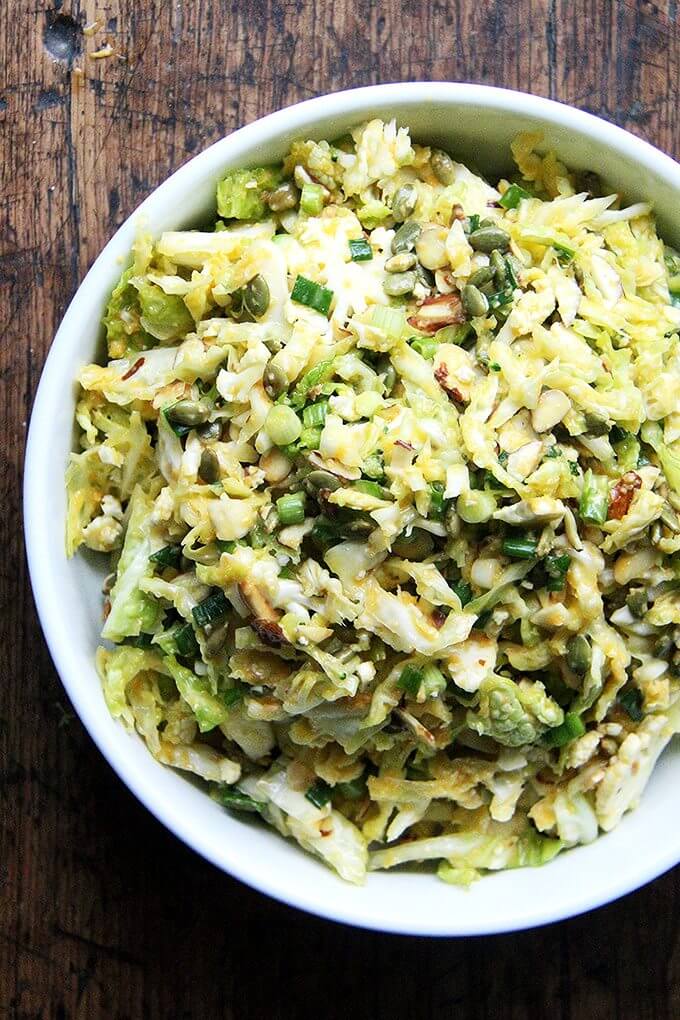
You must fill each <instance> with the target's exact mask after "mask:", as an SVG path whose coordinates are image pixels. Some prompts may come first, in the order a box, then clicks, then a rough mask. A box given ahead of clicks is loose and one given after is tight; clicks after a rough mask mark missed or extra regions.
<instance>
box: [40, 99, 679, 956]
mask: <svg viewBox="0 0 680 1020" xmlns="http://www.w3.org/2000/svg"><path fill="white" fill-rule="evenodd" d="M389 101H394V103H395V104H398V105H399V106H400V107H402V108H404V107H409V106H418V105H420V104H421V103H428V102H437V103H444V104H452V105H458V106H476V107H481V108H492V109H493V110H494V111H495V112H499V111H500V112H503V111H506V112H508V113H516V112H517V111H518V110H521V111H522V113H525V114H526V115H527V118H531V117H535V118H538V119H542V120H544V121H546V122H548V123H551V124H553V125H554V126H556V127H559V128H566V129H569V128H571V129H573V130H574V131H576V132H578V133H579V134H581V135H584V136H587V135H589V136H593V135H596V137H597V141H598V143H599V144H600V145H604V146H606V147H610V148H612V149H613V150H614V151H617V152H619V153H621V154H623V155H626V156H628V157H629V158H630V159H631V160H634V161H635V162H636V163H638V164H640V165H641V166H643V167H645V168H647V169H649V170H650V171H652V172H654V173H655V174H657V175H659V176H661V177H662V178H664V179H665V181H666V182H667V183H670V185H671V186H672V187H674V188H676V189H677V190H678V192H679V193H680V165H678V163H676V162H675V161H674V160H673V159H672V158H671V157H670V156H669V155H667V154H665V153H664V152H662V151H661V150H659V149H657V148H655V147H654V146H653V145H651V144H650V143H649V142H646V141H644V140H642V139H640V138H638V137H637V136H635V135H632V134H630V133H629V132H628V131H626V130H624V129H623V128H620V127H618V126H616V125H614V124H610V123H609V122H607V121H604V120H602V119H601V118H599V117H597V116H595V115H593V114H591V113H587V112H585V111H582V110H577V109H575V108H574V107H571V106H568V105H567V104H564V103H560V102H557V101H555V100H552V99H546V98H543V97H540V96H533V95H530V94H528V93H524V92H520V91H517V90H512V89H504V88H497V87H494V86H488V85H476V84H470V83H456V82H439V81H432V82H395V83H391V84H382V85H369V86H364V87H361V88H354V89H347V90H343V91H339V92H334V93H328V94H324V95H320V96H316V97H314V98H312V99H307V100H304V101H302V102H300V103H296V104H292V105H291V106H288V107H284V108H283V109H280V110H277V111H275V112H273V113H270V114H267V115H266V116H264V117H261V118H259V119H257V120H255V121H253V122H251V123H249V124H247V125H245V126H243V127H241V128H239V129H238V130H236V131H234V132H232V133H230V134H228V135H225V136H224V137H223V138H221V139H219V140H218V141H216V142H214V143H213V144H211V145H210V146H209V147H208V148H206V149H204V150H203V151H201V152H200V153H198V154H197V155H195V156H193V157H192V158H191V159H190V160H188V161H187V162H186V163H184V164H183V165H182V166H180V167H179V168H178V169H177V170H176V171H175V172H174V173H173V174H172V175H170V176H169V177H168V178H166V179H165V180H164V181H163V182H162V183H161V184H160V185H159V186H158V187H157V188H155V189H154V190H153V191H152V192H151V193H150V194H149V195H148V196H147V198H146V199H144V201H143V202H141V203H140V205H139V206H137V207H136V209H134V210H133V212H132V213H131V214H130V216H128V217H127V218H126V220H125V221H124V223H123V224H122V225H121V226H120V227H119V228H118V230H116V232H115V233H114V234H113V236H112V237H111V239H110V240H109V241H108V242H107V244H106V245H105V246H104V248H103V249H102V251H101V252H100V254H99V255H98V256H97V258H96V259H95V261H94V263H93V264H92V266H91V268H90V269H89V271H88V272H87V274H86V275H85V277H84V279H83V280H82V282H81V284H80V285H79V287H78V289H77V290H76V292H75V294H74V296H73V298H72V300H71V302H70V304H69V306H68V308H67V310H66V312H65V313H64V316H63V318H62V320H61V323H60V325H59V328H58V329H57V332H56V334H55V337H54V340H53V341H52V344H51V345H50V348H49V351H48V354H47V358H46V360H45V363H44V365H43V368H42V371H41V376H40V381H39V385H38V388H37V391H36V394H35V399H34V402H33V408H32V411H31V419H30V425H29V430H28V438H27V443H26V452H25V463H24V486H23V505H24V532H25V542H26V552H27V560H28V567H29V575H30V580H31V586H32V589H33V596H34V601H35V605H36V609H37V613H38V617H39V620H40V624H41V627H42V631H43V634H44V636H45V640H46V642H47V645H48V648H49V651H50V654H51V657H52V660H53V662H54V665H55V667H56V669H57V672H58V674H59V677H60V679H61V682H62V684H63V686H64V688H65V689H66V692H67V694H68V696H69V698H70V700H71V702H72V704H73V707H74V709H75V711H76V712H77V714H78V716H79V718H80V720H81V722H82V723H83V725H84V727H85V729H86V730H87V732H88V733H89V735H90V737H91V738H92V739H93V740H94V742H95V744H96V746H97V747H98V749H99V751H100V752H101V753H102V754H103V756H104V758H105V759H106V760H107V761H108V763H109V765H110V766H111V767H112V768H113V770H114V772H116V773H117V775H118V776H119V777H120V779H122V781H123V782H124V783H125V785H126V786H127V787H128V789H129V790H130V791H131V792H132V793H133V794H134V795H135V797H136V798H137V799H138V800H139V801H140V802H141V803H142V804H143V805H144V806H145V807H146V808H147V809H148V810H149V811H150V812H151V813H152V814H153V815H154V816H155V817H156V818H157V819H158V820H159V821H160V822H162V823H163V825H164V826H165V827H166V828H167V829H169V830H170V831H171V832H172V833H173V834H174V835H175V836H177V837H178V838H179V839H181V840H182V842H183V843H185V844H186V845H187V846H188V847H190V848H191V849H193V850H195V851H196V852H198V853H200V854H201V856H202V857H203V858H205V859H206V860H208V861H210V863H212V864H214V865H215V866H216V867H218V868H219V869H220V870H221V871H224V872H226V873H227V874H229V875H230V876H231V877H233V878H237V879H239V880H240V881H242V882H245V883H246V884H247V885H249V886H250V887H251V888H254V889H256V890H258V891H259V892H261V893H264V894H266V895H268V896H271V897H273V898H274V899H277V900H279V901H280V902H283V903H285V904H286V905H288V906H292V907H297V908H299V909H301V910H303V911H306V912H308V913H310V914H314V915H316V916H319V917H323V918H326V919H329V920H334V921H339V922H341V923H345V924H349V925H353V926H356V927H360V928H366V929H372V930H376V931H382V932H388V933H394V934H408V935H426V936H439V937H450V936H460V935H463V936H464V935H489V934H496V933H501V932H511V931H518V930H523V929H526V928H533V927H537V926H540V925H544V924H550V923H553V922H556V921H559V920H563V919H565V918H567V917H573V916H577V915H578V914H581V913H584V912H585V911H588V910H591V909H594V908H595V907H599V906H602V905H604V904H606V903H609V902H611V901H612V900H615V899H617V898H619V897H620V896H623V895H625V894H626V893H629V892H631V891H633V890H634V889H638V888H640V887H641V886H643V885H645V884H646V883H647V882H649V881H651V880H652V879H654V878H656V877H657V876H659V875H661V874H663V873H664V872H665V871H667V870H669V869H670V868H672V867H673V866H674V865H675V864H677V863H678V862H679V861H680V830H679V832H678V839H677V842H676V844H675V845H673V844H672V843H671V844H670V845H665V846H659V845H657V846H655V847H653V848H651V849H650V852H649V854H648V855H647V857H646V858H645V859H643V860H642V862H641V863H640V865H639V866H637V867H636V868H634V869H633V871H632V872H631V871H630V869H628V871H625V870H624V871H619V870H618V869H611V871H610V873H609V875H608V877H607V880H606V881H603V882H600V884H599V885H598V887H597V889H596V890H595V891H590V892H588V893H587V894H586V893H584V891H583V890H582V889H574V893H573V895H572V897H571V899H569V901H568V902H565V903H563V904H562V906H560V907H558V908H557V909H555V908H554V907H551V906H550V903H549V902H543V903H536V904H530V905H528V906H527V909H526V910H525V911H523V912H522V914H521V916H519V915H518V916H515V917H512V918H509V917H506V916H499V918H498V920H497V921H496V922H495V923H488V922H487V923H484V924H481V925H480V924H475V923H474V921H469V920H468V922H467V923H462V924H461V923H460V921H458V920H457V919H456V918H455V917H454V919H453V921H451V920H448V919H446V920H445V922H444V923H441V919H434V918H433V919H432V920H430V921H428V922H420V921H414V920H409V919H408V918H405V920H404V921H403V922H392V921H388V920H385V919H383V918H381V917H380V916H377V915H376V914H375V913H374V914H369V913H368V912H367V911H366V910H362V909H361V907H360V905H358V901H357V900H356V899H354V898H353V897H346V898H343V897H338V898H337V899H336V900H335V901H334V902H333V904H328V903H326V902H317V900H316V898H315V896H314V890H313V888H296V887H294V886H292V885H291V883H290V882H287V881H286V879H285V876H283V877H281V876H280V875H276V874H273V873H272V871H273V869H267V867H266V866H265V865H258V862H257V861H254V860H249V859H248V858H247V855H245V854H242V855H241V856H240V857H239V854H238V849H237V850H236V852H230V851H233V848H232V847H225V848H224V852H223V853H222V854H218V853H216V852H215V850H214V848H213V846H212V845H211V844H209V841H208V840H207V839H206V838H205V837H204V836H203V834H202V833H201V832H199V831H196V829H195V828H194V827H192V821H191V819H187V818H186V817H184V816H183V815H181V814H180V813H179V812H178V811H176V810H175V809H174V806H173V805H172V804H171V803H168V802H166V801H164V800H163V799H162V798H161V797H159V796H158V795H157V794H156V793H155V792H154V789H153V783H152V782H151V781H149V780H148V779H147V777H146V776H143V775H140V774H139V772H138V771H137V770H136V769H135V768H133V767H132V765H131V763H130V762H129V761H128V760H127V759H126V758H125V756H122V755H120V753H119V751H118V749H117V748H116V747H115V745H114V742H113V739H112V738H111V737H110V735H109V734H108V733H107V731H106V729H105V727H104V726H103V725H102V724H101V714H102V713H101V711H99V710H95V709H92V708H91V707H90V705H89V704H87V703H86V700H85V698H84V696H81V684H80V681H79V680H78V678H77V674H78V671H77V669H75V659H74V654H73V652H72V650H71V647H70V644H69V642H68V640H67V637H66V631H65V630H64V628H63V627H62V625H61V621H60V607H59V603H58V599H57V598H55V592H54V591H53V590H52V589H51V587H50V584H49V573H50V546H49V542H48V540H47V538H46V535H45V532H44V529H43V528H42V527H41V520H42V515H43V514H44V508H45V501H44V492H43V490H42V487H41V479H42V477H43V474H44V469H45V467H46V464H47V459H48V457H49V446H50V444H49V433H50V420H51V415H52V410H53V409H54V408H56V406H57V405H58V403H59V400H58V398H57V395H56V393H54V392H53V390H54V389H56V388H55V387H52V377H53V376H54V375H57V374H58V371H59V367H60V362H62V361H64V360H65V359H67V357H68V355H69V347H68V344H67V342H66V341H67V336H68V334H69V332H70V331H71V329H72V328H73V327H74V326H77V323H78V320H79V318H80V316H81V314H82V313H83V312H85V310H86V309H87V307H88V303H89V301H90V295H89V287H88V284H89V283H90V282H91V280H92V279H93V277H94V276H95V274H97V273H98V271H99V270H100V269H101V267H102V266H103V265H106V264H108V263H109V261H110V260H111V258H112V255H113V253H114V251H115V249H116V244H117V241H118V239H119V237H120V235H121V234H122V233H123V232H124V231H129V230H130V228H131V224H132V223H133V221H135V220H136V219H137V218H138V217H139V216H140V214H143V213H144V211H145V210H146V209H148V208H150V207H154V206H159V207H160V206H162V204H163V199H164V196H165V194H166V193H168V192H170V191H171V190H172V189H174V188H176V187H177V186H178V185H187V184H189V183H190V181H191V180H192V178H194V177H195V176H199V177H202V176H203V175H204V174H208V173H210V172H211V170H212V171H217V170H218V169H219V168H220V167H221V166H228V165H229V164H230V163H232V162H233V161H234V158H235V157H236V158H238V155H239V152H240V150H247V149H249V148H250V147H251V146H252V145H253V144H254V143H255V142H256V141H257V140H258V139H262V140H263V141H264V142H265V143H266V142H267V140H268V138H269V137H270V136H271V135H272V134H276V133H277V132H279V131H282V130H284V129H285V130H286V132H293V133H302V132H304V130H305V128H306V126H307V124H308V122H310V121H312V122H313V121H318V120H320V119H324V120H331V119H332V117H333V116H334V114H337V115H342V116H346V115H348V114H351V113H352V112H356V115H357V120H358V121H359V120H360V119H361V117H362V114H363V113H364V112H365V111H366V110H367V109H369V108H370V107H371V106H372V105H375V104H378V103H380V104H386V103H389ZM102 707H103V702H102ZM600 838H603V837H600ZM340 881H341V880H340V879H338V882H340Z"/></svg>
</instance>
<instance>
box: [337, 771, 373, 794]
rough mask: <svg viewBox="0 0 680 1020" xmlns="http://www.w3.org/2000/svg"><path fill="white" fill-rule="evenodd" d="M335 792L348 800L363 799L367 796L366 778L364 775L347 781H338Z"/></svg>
mask: <svg viewBox="0 0 680 1020" xmlns="http://www.w3.org/2000/svg"><path fill="white" fill-rule="evenodd" d="M334 792H335V793H339V794H340V796H341V797H344V798H345V799H346V800H361V799H362V797H365V796H366V779H365V777H364V776H363V775H361V776H357V778H356V779H349V780H348V781H347V782H346V783H337V784H336V786H335V787H334Z"/></svg>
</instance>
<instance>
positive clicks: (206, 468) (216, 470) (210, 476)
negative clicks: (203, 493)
mask: <svg viewBox="0 0 680 1020" xmlns="http://www.w3.org/2000/svg"><path fill="white" fill-rule="evenodd" d="M198 477H199V478H200V479H201V480H202V481H204V482H205V483H206V484H207V485H214V483H215V482H219V480H220V462H219V460H218V459H217V454H216V453H215V452H214V450H204V451H203V453H202V454H201V460H200V463H199V465H198Z"/></svg>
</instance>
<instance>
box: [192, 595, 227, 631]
mask: <svg viewBox="0 0 680 1020" xmlns="http://www.w3.org/2000/svg"><path fill="white" fill-rule="evenodd" d="M228 612H229V603H228V601H227V598H226V596H225V594H224V592H223V591H219V590H218V591H214V592H212V594H210V595H208V597H207V598H205V599H203V601H202V602H199V603H198V605H197V606H194V608H193V609H192V610H191V613H192V616H193V618H194V622H195V624H196V626H197V627H207V625H208V624H209V623H214V621H215V620H219V619H221V618H222V617H223V616H226V614H227V613H228Z"/></svg>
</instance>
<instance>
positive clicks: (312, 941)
mask: <svg viewBox="0 0 680 1020" xmlns="http://www.w3.org/2000/svg"><path fill="white" fill-rule="evenodd" d="M53 3H54V6H51V5H50V4H49V3H41V2H39V0H31V2H30V3H29V2H28V0H18V2H15V3H14V4H10V3H8V2H5V3H2V4H0V47H1V49H0V138H1V140H2V141H1V146H2V167H1V168H0V338H1V340H0V387H1V391H2V392H1V395H0V408H1V411H0V414H1V415H2V426H3V427H2V430H1V431H0V435H2V440H1V452H2V471H1V472H0V486H1V489H0V494H1V496H2V505H3V511H4V512H3V514H2V519H1V525H0V526H1V528H2V535H1V538H2V542H1V548H2V550H3V557H2V561H1V566H0V629H1V635H0V648H1V649H2V657H1V659H0V798H1V802H2V819H1V820H0V1016H7V1017H10V1018H12V1020H28V1018H36V1020H37V1018H41V1020H42V1018H59V1020H71V1018H76V1017H79V1018H80V1017H84V1018H88V1020H89V1018H99V1017H112V1018H127V1017H129V1018H137V1017H144V1018H146V1017H149V1018H154V1020H155V1018H162V1020H174V1018H178V1020H179V1018H194V1017H196V1018H213V1017H224V1018H228V1020H231V1018H239V1020H262V1018H289V1017H290V1018H293V1017H295V1018H297V1017H305V1016H311V1015H314V1016H316V1015H323V1016H324V1017H327V1018H335V1017H338V1018H340V1017H342V1018H344V1017H347V1016H355V1017H360V1018H369V1017H370V1018H376V1017H383V1016H384V1017H390V1018H398V1017H402V1016H403V1017H406V1016H408V1017H425V1016H428V1017H429V1016H434V1017H450V1016H451V1017H452V1016H460V1017H464V1018H472V1020H478V1018H479V1020H482V1018H493V1020H496V1018H499V1020H525V1018H527V1020H528V1018H531V1020H542V1018H548V1017H550V1018H551V1020H554V1018H555V1017H558V1018H560V1020H569V1018H572V1017H573V1018H574V1020H576V1018H578V1020H595V1018H610V1017H616V1018H626V1020H627V1018H631V1020H672V1018H677V1017H678V1016H680V949H679V948H678V925H677V921H676V918H677V916H678V909H679V908H680V903H679V897H680V876H679V874H678V872H676V873H674V874H671V875H668V876H666V877H664V878H661V879H659V880H658V881H657V882H655V883H653V884H652V885H651V886H649V887H648V888H646V889H644V890H642V891H641V892H638V893H636V894H634V895H632V896H629V897H627V898H626V899H625V900H623V901H621V902H619V903H617V904H614V905H612V906H610V907H607V908H605V909H602V910H600V911H598V912H596V913H594V914H591V915H589V916H586V917H582V918H577V919H575V920H572V921H569V922H567V923H565V924H561V925H557V926H554V927H551V928H548V929H544V930H541V931H535V932H528V933H523V934H519V935H511V936H503V937H497V938H484V939H476V940H468V941H448V942H430V941H427V940H418V939H407V938H393V937H386V936H378V935H373V934H369V933H365V932H356V931H352V930H349V929H346V928H342V927H339V926H334V925H332V924H330V923H327V922H323V921H318V920H315V919H312V918H309V917H306V916H304V915H302V914H300V913H297V912H295V911H292V910H289V909H287V908H285V907H282V906H279V905H277V904H274V903H271V902H269V901H268V900H266V899H264V898H263V897H261V896H259V895H257V894H255V893H253V892H251V891H249V890H248V889H246V888H244V887H243V886H241V885H239V884H238V883H236V882H234V881H232V880H230V879H228V878H226V877H225V876H223V875H221V874H220V873H218V872H217V871H216V870H215V869H213V868H212V867H210V866H209V865H207V864H205V863H204V862H202V861H201V860H199V859H198V858H197V857H196V856H194V855H193V854H192V853H190V852H189V851H188V850H186V849H185V848H184V847H183V846H181V845H180V844H179V843H178V842H177V841H176V840H175V839H174V838H172V837H171V836H170V835H169V834H168V833H166V832H165V831H164V830H163V829H162V828H161V827H160V826H159V825H158V824H157V823H156V822H155V821H154V820H153V819H152V818H151V817H150V816H149V815H148V814H147V813H146V812H145V811H144V810H143V809H142V808H141V807H140V806H139V805H138V804H137V803H136V801H135V800H134V799H133V797H132V796H131V795H130V794H129V793H128V792H127V791H126V790H125V789H124V788H123V786H122V785H121V783H120V782H119V781H118V780H117V779H116V778H115V777H114V776H113V774H112V772H111V771H110V769H109V768H108V766H107V765H106V764H105V763H104V762H103V760H102V758H101V757H100V755H99V754H98V752H97V751H96V750H95V748H94V746H93V744H92V743H91V741H90V739H89V737H88V736H87V734H86V733H85V732H84V730H83V728H82V726H81V725H80V723H79V722H78V721H77V720H75V719H74V718H73V716H72V714H71V712H70V709H69V706H68V704H67V702H66V698H65V695H64V693H63V691H62V689H61V686H60V684H59V682H58V680H57V678H56V676H55V673H54V670H53V668H52V666H51V663H50V660H49V656H48V654H47V652H46V650H45V647H44V645H43V643H42V641H41V639H40V636H39V628H38V625H37V621H36V618H35V614H34V610H33V606H32V601H31V595H30V590H29V586H28V582H27V578H26V571H25V567H24V557H23V550H22V540H21V535H20V518H21V495H20V482H21V465H22V456H23V442H24V435H25V426H26V421H27V418H28V414H29V410H30V405H31V400H32V396H33V393H34V391H35V387H36V384H37V380H38V376H39V373H40V368H41V365H42V363H43V360H44V358H45V355H46V352H47V349H48V347H49V344H50V340H51V337H52V336H53V333H54V330H55V327H56V325H57V323H58V321H59V318H60V316H61V315H62V313H63V311H64V308H65V306H66V303H67V302H68V300H69V299H70V297H71V295H72V294H73V292H74V290H75V289H76V287H77V285H78V283H79V281H80V280H81V279H82V277H83V274H84V273H85V271H86V270H87V268H88V266H89V265H90V263H91V262H92V260H93V259H94V257H95V256H96V254H97V252H98V251H99V250H100V248H101V247H102V245H103V244H104V243H105V241H106V240H107V239H108V238H109V237H110V236H111V234H112V232H113V231H114V230H115V228H116V227H117V226H118V225H119V223H120V222H121V221H122V220H123V219H124V217H126V216H127V215H128V214H129V213H130V212H131V211H132V209H133V208H134V207H135V206H136V205H137V204H138V203H139V202H140V201H141V199H142V198H144V196H145V195H147V194H148V193H149V191H151V190H152V189H153V188H154V187H155V186H156V185H157V184H158V183H159V182H160V181H161V180H163V178H165V177H166V176H167V175H168V173H170V171H171V170H173V169H175V168H176V167H177V166H179V165H180V164H181V163H182V162H183V161H185V160H186V159H188V158H189V157H190V156H191V155H192V154H193V153H195V152H197V151H198V150H200V149H201V148H203V147H204V146H206V145H207V144H209V143H210V142H212V141H214V140H215V139H216V138H219V137H220V136H222V135H223V134H224V133H225V132H228V131H230V130H231V129H233V128H234V127H236V126H238V125H240V124H243V123H245V122H247V121H251V120H253V119H254V118H256V117H259V116H260V115H262V114H264V113H267V112H268V111H270V110H273V109H275V108H277V107H280V106H284V105H287V104H290V103H292V102H296V101H297V100H300V99H304V98H307V97H308V96H312V95H315V94H317V93H319V92H324V91H331V90H334V89H339V88H344V87H348V86H352V85H361V84H368V83H373V82H382V81H395V80H401V79H410V78H416V79H449V80H469V81H478V82H487V83H491V84H497V85H506V86H510V87H513V88H520V89H525V90H527V91H532V92H535V93H538V94H541V95H547V96H552V97H554V98H557V99H561V100H564V101H566V102H570V103H573V104H575V105H576V106H579V107H582V108H583V109H588V110H591V111H593V112H595V113H597V114H600V115H602V116H603V117H605V118H607V119H609V120H613V121H616V122H617V123H619V124H622V125H623V126H625V127H627V128H628V129H629V130H631V131H633V132H634V133H635V134H637V135H639V136H641V137H643V138H647V139H649V140H650V141H652V142H654V143H655V144H657V145H658V146H660V147H661V148H662V149H664V150H666V151H668V152H670V153H671V154H674V155H675V156H679V155H680V125H679V122H678V117H679V114H678V103H677V86H678V81H679V72H680V30H679V29H678V28H677V25H676V3H675V2H670V0H669V2H668V3H662V4H652V3H648V2H643V0H640V2H638V3H630V4H626V3H616V2H607V0H569V2H568V0H515V2H507V0H494V2H476V0H461V2H458V3H445V2H442V0H434V2H429V3H421V2H414V0H412V2H410V3H394V2H392V0H383V2H381V3H377V2H375V0H336V2H335V3H333V2H322V0H318V2H305V0H247V2H242V3H239V2H238V0H231V2H230V0H184V2H182V0H142V2H140V0H102V2H100V3H95V2H94V0H82V2H79V0H72V2H71V3H70V4H69V3H68V0H64V3H63V5H62V4H60V3H58V2H56V0H53ZM95 22H96V23H97V24H99V25H100V26H101V27H100V28H99V30H98V31H96V32H95V33H94V34H93V35H87V34H84V33H83V29H84V28H85V26H88V25H91V24H93V23H95ZM106 41H108V42H110V43H111V44H112V46H113V49H114V54H115V55H114V56H112V57H110V58H108V59H102V60H95V59H92V58H91V57H90V56H89V54H90V53H91V52H92V51H94V50H96V49H97V48H99V47H101V46H102V45H103V44H104V43H105V42H106ZM46 512H49V506H48V505H46ZM442 909H443V910H445V909H447V908H446V895H445V893H444V894H443V895H442Z"/></svg>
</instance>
